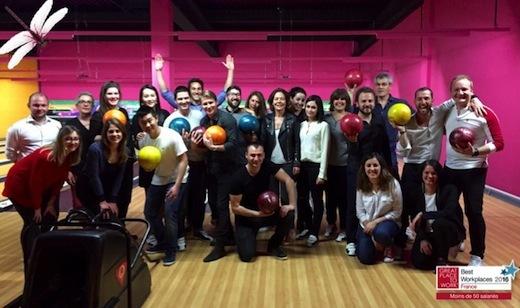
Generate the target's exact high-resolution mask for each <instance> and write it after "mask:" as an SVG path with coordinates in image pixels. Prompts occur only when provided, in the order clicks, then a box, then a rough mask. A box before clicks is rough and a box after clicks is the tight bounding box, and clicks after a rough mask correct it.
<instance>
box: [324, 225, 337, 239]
mask: <svg viewBox="0 0 520 308" xmlns="http://www.w3.org/2000/svg"><path fill="white" fill-rule="evenodd" d="M334 233H336V225H327V227H326V228H325V237H327V238H329V237H331V236H333V235H334Z"/></svg>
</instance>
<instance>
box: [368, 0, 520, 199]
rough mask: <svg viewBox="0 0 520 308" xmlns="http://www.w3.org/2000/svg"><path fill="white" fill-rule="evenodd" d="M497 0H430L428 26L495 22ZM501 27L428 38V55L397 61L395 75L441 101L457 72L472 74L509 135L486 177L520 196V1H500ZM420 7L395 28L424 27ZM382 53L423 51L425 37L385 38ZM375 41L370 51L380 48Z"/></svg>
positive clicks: (402, 84) (409, 90) (406, 92)
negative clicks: (426, 89)
mask: <svg viewBox="0 0 520 308" xmlns="http://www.w3.org/2000/svg"><path fill="white" fill-rule="evenodd" d="M494 4H495V1H493V0H481V1H474V0H464V1H450V0H435V1H433V0H427V1H426V2H425V5H424V8H423V9H424V11H423V18H424V19H423V27H424V30H425V31H433V30H440V29H457V28H458V29H460V28H486V27H487V28H490V27H493V25H494ZM498 4H499V7H498V14H497V16H498V18H497V25H498V27H509V28H510V31H509V32H472V33H471V35H470V36H468V37H453V36H452V37H449V36H445V37H437V38H424V39H423V41H422V44H423V49H422V50H423V55H426V56H429V58H428V59H425V60H423V61H420V62H417V63H413V64H411V65H410V64H407V65H403V64H396V66H395V71H394V72H395V75H396V77H397V78H398V79H399V86H398V88H399V90H400V92H401V93H403V96H404V97H406V98H407V99H410V100H412V98H413V93H414V91H415V89H417V88H418V87H419V86H423V85H426V86H430V87H431V88H432V89H433V91H434V93H435V100H436V102H437V103H441V102H442V101H444V100H445V99H447V98H448V97H449V93H448V83H449V81H450V79H451V78H452V77H453V76H455V75H457V74H462V73H464V74H468V75H470V76H471V77H472V78H473V81H474V88H475V89H474V90H475V93H476V94H477V95H478V96H479V97H480V98H481V99H482V100H483V101H484V103H485V104H486V105H488V106H489V107H491V108H492V109H493V110H494V111H495V113H496V114H497V115H498V116H499V118H500V120H501V126H502V131H503V134H504V138H505V141H506V147H505V150H504V151H502V152H499V153H495V154H493V155H491V156H490V158H489V161H490V166H491V167H490V168H489V172H488V177H487V183H488V185H490V186H493V187H496V188H498V189H501V190H504V191H507V192H509V193H511V194H514V195H516V196H520V186H519V185H518V183H519V182H520V175H519V173H518V171H517V170H520V168H519V163H518V159H517V158H516V153H519V152H520V138H518V132H520V124H519V121H518V114H520V105H519V104H518V103H517V102H516V101H515V99H514V97H515V96H514V95H515V94H514V93H515V90H516V89H517V88H518V87H519V85H520V75H519V73H518V68H519V67H520V56H519V51H520V1H515V0H509V1H507V0H506V1H498ZM420 17H421V15H420V11H417V12H415V13H414V14H412V15H411V16H409V17H408V18H407V19H406V20H405V21H404V22H402V23H401V24H400V25H399V26H398V27H397V28H396V29H395V30H396V31H417V30H419V29H420V25H421V23H420ZM383 46H384V55H385V56H392V55H395V54H396V53H397V54H401V53H403V54H407V53H409V52H411V51H414V52H416V53H417V54H418V55H420V50H421V49H420V46H421V40H420V39H418V38H414V39H401V40H385V41H384V43H383ZM380 52H381V46H380V45H379V44H378V45H376V46H374V47H373V48H372V49H371V50H370V51H369V53H380Z"/></svg>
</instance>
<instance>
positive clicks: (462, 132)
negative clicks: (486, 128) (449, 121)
mask: <svg viewBox="0 0 520 308" xmlns="http://www.w3.org/2000/svg"><path fill="white" fill-rule="evenodd" d="M449 141H450V144H451V146H452V147H458V148H460V149H465V148H467V147H469V145H468V143H471V144H473V143H474V142H475V133H474V132H473V130H471V129H470V128H467V127H457V128H455V129H454V130H453V131H452V132H451V133H450V137H449Z"/></svg>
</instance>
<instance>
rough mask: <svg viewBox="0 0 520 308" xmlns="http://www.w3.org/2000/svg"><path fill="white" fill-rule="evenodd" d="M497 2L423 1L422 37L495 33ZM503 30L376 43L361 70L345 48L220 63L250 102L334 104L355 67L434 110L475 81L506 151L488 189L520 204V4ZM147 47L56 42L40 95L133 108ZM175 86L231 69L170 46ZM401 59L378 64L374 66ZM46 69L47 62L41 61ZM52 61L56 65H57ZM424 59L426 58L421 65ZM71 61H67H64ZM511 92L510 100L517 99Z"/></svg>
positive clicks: (245, 54) (416, 26) (187, 46)
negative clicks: (428, 100) (384, 73)
mask: <svg viewBox="0 0 520 308" xmlns="http://www.w3.org/2000/svg"><path fill="white" fill-rule="evenodd" d="M494 3H495V1H494V0H481V1H474V0H461V1H451V0H436V1H433V0H426V1H425V5H424V6H423V12H422V16H423V20H422V28H423V30H425V31H435V30H443V29H454V28H459V29H460V28H467V27H473V28H475V27H479V28H481V27H492V26H493V21H494V15H493V14H494V7H493V6H494ZM498 3H499V10H498V26H499V27H510V28H511V31H509V32H489V33H484V32H480V33H477V32H472V33H471V35H470V36H468V37H454V36H449V35H444V36H442V37H435V38H434V37H424V38H423V39H422V40H421V39H420V38H416V37H415V38H408V37H404V38H400V39H384V40H380V41H379V42H378V43H377V44H375V45H374V46H373V47H372V48H371V49H369V50H368V51H367V52H366V53H365V55H364V56H363V57H361V58H359V62H356V63H353V62H352V61H351V59H349V58H348V57H347V56H348V55H349V54H350V52H351V50H352V45H351V44H350V43H348V42H284V43H279V42H223V43H220V50H221V54H222V55H223V57H224V56H225V55H226V54H227V53H231V54H232V55H233V56H234V57H235V61H236V72H235V82H236V84H238V85H240V86H241V87H242V89H243V94H244V96H247V94H248V93H249V92H250V91H251V90H256V89H259V90H262V91H263V92H264V94H265V95H266V96H268V95H269V93H270V91H271V90H272V89H273V88H275V87H279V86H281V87H284V88H290V87H292V86H296V85H298V86H302V87H304V88H305V89H307V91H308V93H314V94H319V95H321V96H322V97H324V98H326V99H327V98H328V96H329V95H330V93H331V91H332V90H333V89H334V88H337V87H341V86H342V82H343V75H344V73H345V71H347V70H348V69H350V68H353V67H355V68H360V69H361V70H362V71H363V72H364V74H365V84H367V85H371V84H372V82H371V79H372V78H373V76H374V75H375V74H376V73H377V72H378V71H380V70H388V71H390V72H391V73H393V74H394V75H395V77H396V80H395V82H394V85H393V90H392V93H393V94H394V95H395V96H399V97H403V98H406V99H408V100H409V101H412V100H413V93H414V90H415V89H416V88H418V87H420V86H423V85H427V86H430V87H432V89H433V90H434V92H435V98H436V102H437V103H441V102H442V101H443V100H445V99H446V98H448V89H447V83H448V81H449V80H450V79H451V78H452V77H453V76H454V75H456V74H459V73H466V74H469V75H470V76H472V77H473V79H474V81H475V91H476V93H477V94H478V95H479V97H481V98H482V99H483V100H484V102H485V103H486V104H487V105H489V106H490V107H491V108H493V109H494V110H495V112H496V113H497V114H498V116H499V117H500V119H501V123H502V128H503V131H504V135H505V138H506V150H505V151H503V152H500V153H496V154H493V155H491V157H490V163H491V168H490V170H489V175H488V184H489V185H492V186H494V187H497V188H499V189H502V190H505V191H507V192H509V193H512V194H515V195H517V196H520V186H518V185H516V183H517V182H520V176H519V175H518V172H512V170H516V169H518V163H515V161H516V160H515V159H514V158H513V155H514V153H519V152H520V141H519V138H517V137H516V136H514V134H515V133H518V132H519V131H520V130H519V128H520V125H519V124H518V123H519V121H517V120H516V117H517V116H516V115H517V114H519V111H520V110H519V108H520V107H518V106H519V104H518V103H516V102H514V101H513V102H511V103H508V102H510V101H512V97H514V96H513V95H514V94H513V95H512V94H511V92H512V91H511V89H516V88H517V87H518V85H520V77H519V75H518V73H517V72H516V70H517V68H518V67H520V56H518V54H519V50H520V33H519V32H520V30H519V24H518V22H519V20H520V1H516V0H502V1H498ZM420 29H421V12H420V10H418V11H416V12H415V13H414V14H412V15H411V16H409V17H408V18H407V19H406V20H405V21H403V22H402V23H401V24H400V25H399V26H398V27H396V29H395V31H396V32H397V31H419V30H420ZM150 50H151V48H150V45H149V42H131V43H125V42H80V43H77V42H63V41H54V42H51V43H50V44H48V45H47V46H46V47H45V48H44V49H43V51H42V54H41V56H42V57H43V59H42V60H41V61H40V75H41V82H40V84H41V88H42V90H43V91H44V92H46V93H47V94H48V95H49V96H50V97H51V98H55V99H67V98H73V97H75V95H76V94H77V93H78V92H80V91H83V90H89V91H92V92H93V93H94V94H95V95H96V96H97V95H98V91H99V87H100V85H101V84H102V83H103V81H105V80H110V79H113V80H117V81H120V82H121V84H122V86H123V95H124V97H125V98H128V99H137V95H138V90H139V88H140V87H141V85H142V84H144V83H149V82H151V73H152V68H151V65H150V64H151V57H150ZM171 51H172V58H171V59H168V60H170V61H171V64H172V65H171V72H170V77H171V83H172V84H171V87H172V88H173V87H174V86H175V85H179V84H185V83H186V81H187V80H188V79H189V78H191V77H200V78H202V79H203V80H204V81H205V82H206V87H207V88H209V89H212V90H215V91H218V90H220V89H221V88H222V85H223V82H224V78H225V74H226V70H225V68H224V67H223V66H222V64H221V63H220V62H221V61H222V60H223V59H215V58H210V57H208V56H207V55H206V54H205V53H204V51H202V50H201V49H200V48H199V47H198V46H197V45H196V44H194V43H190V42H173V43H172V45H171ZM381 56H383V57H385V58H387V59H390V58H398V59H399V60H397V61H394V60H386V61H385V62H374V61H372V60H371V58H370V57H381ZM46 57H48V58H47V60H45V58H46ZM51 57H52V58H51ZM418 57H422V58H419V59H418ZM65 59H69V60H65ZM513 93H514V92H513Z"/></svg>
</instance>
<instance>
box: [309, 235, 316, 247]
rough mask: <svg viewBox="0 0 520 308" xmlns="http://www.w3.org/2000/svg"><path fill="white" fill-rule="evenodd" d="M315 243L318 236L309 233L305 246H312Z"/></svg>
mask: <svg viewBox="0 0 520 308" xmlns="http://www.w3.org/2000/svg"><path fill="white" fill-rule="evenodd" d="M316 244H318V238H317V237H316V236H315V235H312V234H311V235H309V237H308V238H307V247H312V246H314V245H316Z"/></svg>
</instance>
